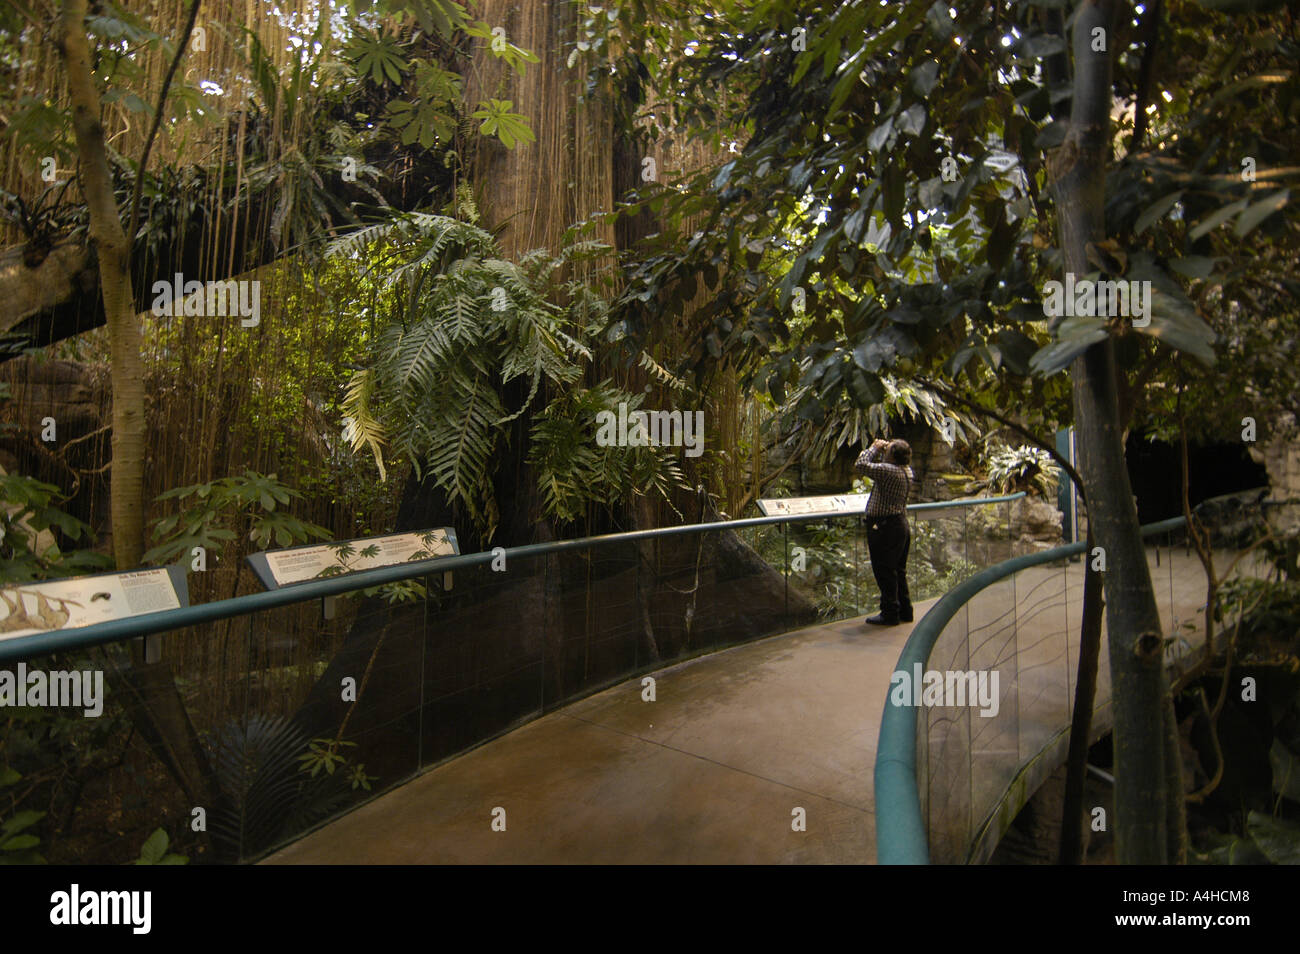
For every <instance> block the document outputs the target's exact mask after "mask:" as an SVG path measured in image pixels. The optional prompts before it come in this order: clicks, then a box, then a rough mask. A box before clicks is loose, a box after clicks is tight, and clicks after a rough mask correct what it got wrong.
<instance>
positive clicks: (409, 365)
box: [329, 213, 681, 538]
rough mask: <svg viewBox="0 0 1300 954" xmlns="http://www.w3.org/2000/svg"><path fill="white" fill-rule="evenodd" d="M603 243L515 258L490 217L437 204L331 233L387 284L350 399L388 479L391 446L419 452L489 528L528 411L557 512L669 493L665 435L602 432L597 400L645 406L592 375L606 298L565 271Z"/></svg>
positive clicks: (537, 458) (546, 503)
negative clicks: (661, 442) (610, 439)
mask: <svg viewBox="0 0 1300 954" xmlns="http://www.w3.org/2000/svg"><path fill="white" fill-rule="evenodd" d="M604 251H606V250H605V249H604V248H603V247H602V246H599V245H596V244H594V243H578V244H574V245H572V246H569V247H566V249H565V250H564V251H563V252H562V253H561V254H560V255H559V256H552V255H549V254H548V253H544V252H533V253H529V254H528V255H526V256H524V257H523V258H522V259H521V261H520V262H518V263H515V262H510V261H506V260H504V259H502V258H500V257H498V249H497V245H496V242H495V240H494V239H493V237H492V236H491V235H490V234H488V233H487V232H485V231H483V230H482V229H479V228H477V227H476V226H473V225H470V224H467V223H465V222H462V221H459V220H457V219H454V218H451V217H448V216H441V215H431V214H425V213H412V214H403V215H400V216H398V217H396V218H395V219H394V220H392V221H390V222H388V223H385V224H382V225H377V226H372V227H369V228H366V229H362V230H359V231H358V232H355V233H353V234H352V235H349V236H347V237H345V238H343V239H339V240H336V241H335V242H334V243H332V245H331V247H330V250H329V254H331V255H335V256H356V257H361V256H363V255H364V256H365V257H366V258H367V259H368V260H370V261H371V262H372V263H373V264H372V266H371V268H372V270H373V271H374V272H375V277H376V281H377V284H378V286H379V288H380V290H381V297H380V301H381V306H380V307H381V315H380V317H381V319H382V327H381V328H380V330H379V331H378V333H377V337H376V340H375V342H374V347H373V349H372V360H371V363H370V365H369V367H367V368H364V369H362V370H360V371H357V372H356V373H355V374H354V375H353V377H352V379H351V381H350V383H349V384H348V388H347V394H346V397H345V399H344V401H343V411H344V413H345V414H346V415H348V417H349V418H350V422H351V425H350V427H349V438H350V441H351V444H352V447H353V449H354V450H358V451H364V450H369V452H370V453H371V454H373V456H374V459H375V463H376V465H377V466H378V468H379V470H380V475H381V479H383V478H384V476H385V464H384V457H385V447H387V448H388V451H387V452H388V453H389V454H390V455H392V454H396V455H400V456H402V457H404V458H406V459H408V460H410V461H411V462H412V464H413V465H414V467H415V468H416V473H417V475H421V476H422V475H423V474H425V473H427V474H429V475H430V476H431V477H432V478H433V480H434V481H435V483H436V484H437V485H438V486H439V487H440V488H441V489H442V490H443V491H444V492H445V493H446V494H447V498H448V500H449V501H450V502H451V503H453V504H455V505H459V506H461V507H463V508H464V510H465V512H466V513H467V514H468V515H469V517H470V518H471V519H472V520H473V521H474V523H475V524H476V526H478V527H479V529H480V530H482V531H483V532H484V533H485V536H487V537H489V538H490V537H491V535H492V532H493V531H494V529H495V527H496V524H497V519H498V510H497V505H496V501H495V496H494V493H493V488H492V477H493V474H494V471H495V465H496V461H497V460H498V459H499V456H500V452H501V450H502V448H503V446H504V441H505V440H506V438H507V435H508V433H509V425H510V424H511V422H512V421H514V420H515V419H516V418H518V417H520V416H521V415H523V414H524V413H525V412H531V413H532V415H533V423H532V427H531V429H530V439H531V442H532V446H531V447H530V448H529V449H528V457H529V459H530V461H531V463H532V464H533V465H534V472H535V473H536V475H537V480H538V489H539V491H540V492H541V499H542V501H543V507H544V512H545V515H546V516H548V517H552V518H555V519H559V520H562V521H567V520H573V519H576V518H577V517H578V516H579V515H580V514H581V512H582V508H583V505H584V504H585V503H587V502H605V503H612V502H613V501H615V500H616V499H619V497H620V495H625V494H626V493H627V492H628V491H637V492H640V491H643V490H644V489H645V488H650V490H651V492H654V493H664V494H666V492H667V489H668V488H669V487H670V486H671V485H672V484H673V483H675V482H678V481H680V479H681V478H680V473H679V472H678V470H677V468H676V467H675V465H674V463H673V460H672V457H671V455H670V454H669V453H668V452H667V450H666V449H662V448H652V447H651V448H634V447H628V448H598V447H597V446H596V442H595V414H596V411H598V410H603V409H608V408H611V407H616V406H617V404H618V403H619V402H620V401H626V402H628V403H629V405H630V406H635V404H634V402H635V401H636V400H637V398H636V396H633V395H630V394H628V393H626V392H622V391H619V390H618V389H616V388H613V387H612V386H610V385H608V384H603V385H600V386H598V387H596V388H585V387H583V386H581V384H580V382H581V380H582V378H583V373H584V370H585V369H586V367H587V366H588V365H589V364H590V362H591V359H592V352H591V349H590V348H589V347H588V345H587V343H586V342H587V341H588V340H590V339H591V337H592V336H593V335H594V334H595V333H596V331H597V330H598V329H599V328H600V327H601V326H602V325H603V322H604V319H605V312H606V309H605V303H604V301H603V300H602V299H600V298H599V296H598V295H596V294H595V292H594V291H593V290H592V289H591V288H590V287H588V286H586V285H584V284H583V283H581V282H578V281H575V280H567V281H562V280H561V279H560V278H559V276H561V275H563V274H564V273H565V271H566V268H565V266H567V265H571V264H573V263H574V262H575V260H578V259H582V258H584V257H590V256H593V255H599V254H602V253H603V252H604ZM557 302H558V304H557Z"/></svg>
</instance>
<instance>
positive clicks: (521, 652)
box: [0, 494, 1029, 863]
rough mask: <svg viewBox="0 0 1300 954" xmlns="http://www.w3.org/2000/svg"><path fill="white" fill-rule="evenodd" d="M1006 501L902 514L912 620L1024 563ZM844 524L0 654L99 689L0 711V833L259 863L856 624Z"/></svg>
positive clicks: (645, 543) (394, 580)
mask: <svg viewBox="0 0 1300 954" xmlns="http://www.w3.org/2000/svg"><path fill="white" fill-rule="evenodd" d="M1023 496H1024V495H1023V494H1013V495H1007V496H1002V497H993V498H975V499H969V500H957V501H949V502H945V503H938V504H918V505H914V506H912V507H910V508H909V509H910V511H911V513H912V517H913V532H914V543H913V548H912V553H911V561H910V562H911V566H910V571H909V578H910V579H911V580H912V582H913V591H914V592H913V598H914V600H921V599H924V598H926V597H927V596H934V595H937V594H938V593H940V592H943V591H945V590H947V589H950V588H951V587H952V586H953V585H955V584H956V583H958V582H960V581H961V580H962V579H965V578H966V577H968V576H970V575H971V574H972V573H973V572H975V571H976V570H977V569H978V568H979V567H980V566H985V565H988V564H989V563H994V562H997V561H1000V560H1005V559H1006V558H1008V557H1010V556H1012V555H1014V554H1015V553H1017V552H1020V551H1021V550H1023V549H1024V548H1025V547H1026V546H1028V545H1029V544H1028V543H1027V542H1026V541H1023V540H1022V539H1021V526H1020V523H1021V519H1020V516H1019V513H1020V505H1018V504H1017V503H1016V501H1017V500H1018V499H1019V498H1021V497H1023ZM860 521H861V516H860V515H858V514H852V515H836V516H829V517H828V516H824V515H801V516H780V517H759V518H752V519H744V520H728V521H720V522H715V523H706V524H693V525H686V526H678V527H668V528H662V529H655V530H644V531H635V532H631V533H618V534H609V535H605V536H598V537H589V538H584V539H578V540H566V541H559V542H553V543H544V544H533V545H529V546H519V547H512V548H508V549H505V550H504V551H498V552H496V553H493V552H484V553H470V554H463V555H458V556H448V557H441V558H438V559H433V560H426V561H422V562H414V563H406V564H400V565H395V566H389V567H384V568H381V569H372V570H366V571H362V572H357V573H353V574H349V575H346V576H337V577H331V578H326V579H319V580H313V581H310V582H303V583H297V584H294V585H291V586H288V587H285V588H282V589H279V590H273V591H267V592H256V593H250V594H248V595H243V596H237V597H234V598H231V599H225V600H219V601H215V602H209V603H202V604H198V605H194V606H189V607H183V608H181V609H174V610H167V611H163V612H157V613H150V614H148V615H143V616H136V617H133V618H129V619H123V620H118V621H114V622H107V623H100V624H96V625H94V626H87V627H84V628H80V629H71V630H60V631H54V632H48V633H41V634H35V635H31V636H23V637H17V638H11V639H0V669H7V670H8V671H10V672H15V671H16V668H17V667H18V666H24V667H29V668H32V669H35V668H40V669H43V670H48V671H51V672H53V671H63V672H73V671H84V672H87V673H90V672H97V673H102V675H103V681H104V683H105V691H104V693H103V697H102V700H101V701H102V711H101V712H100V713H99V714H98V715H97V716H94V717H87V716H86V715H85V714H84V713H83V712H82V711H81V710H73V709H70V708H69V709H50V708H46V709H33V710H27V711H22V710H18V709H11V710H0V716H3V717H5V719H4V721H0V768H3V767H5V766H8V767H9V768H11V769H13V770H14V771H16V772H17V773H19V774H20V775H21V776H22V780H21V781H20V782H18V783H17V784H15V785H12V786H9V787H7V788H0V821H3V820H4V819H7V818H9V817H11V814H12V813H14V812H17V811H23V810H30V809H32V805H33V801H34V800H35V799H37V798H38V797H39V801H40V805H39V806H38V807H39V810H40V811H44V812H45V813H46V814H45V816H44V818H42V819H41V821H40V823H39V824H36V825H35V826H33V827H32V828H31V829H29V831H31V832H34V833H35V834H36V836H37V837H39V839H40V846H39V849H40V851H41V853H42V854H43V855H44V856H45V857H46V858H47V859H48V860H50V861H52V862H83V863H121V862H123V861H131V860H134V859H135V858H136V856H137V853H138V851H139V848H140V846H141V845H142V844H143V843H144V842H145V840H146V839H147V838H148V837H149V835H150V833H151V832H153V831H155V830H156V829H158V828H160V827H161V828H164V829H165V830H166V831H167V832H168V833H169V835H170V836H171V839H172V844H171V848H170V850H171V851H173V852H176V853H179V854H182V855H185V856H187V857H189V858H190V859H191V861H204V860H213V861H229V862H234V861H248V860H254V859H257V858H259V857H262V856H264V855H266V854H268V853H269V852H270V851H272V850H274V849H275V848H277V847H280V846H282V845H284V844H286V843H288V842H290V841H293V840H295V839H296V838H298V837H301V836H302V835H303V834H306V833H307V832H308V831H310V830H313V829H314V828H316V827H319V826H320V825H322V824H324V823H325V822H327V821H328V820H330V819H332V818H334V817H337V816H338V815H340V814H342V813H344V812H346V811H350V810H351V809H353V808H355V807H357V806H359V805H360V804H362V803H363V802H365V801H367V800H369V799H371V798H373V797H375V796H376V795H377V794H379V793H380V792H383V791H385V790H388V789H391V788H393V787H395V786H397V785H399V784H401V783H402V782H404V781H407V780H409V779H410V778H411V777H412V776H413V775H415V774H417V773H419V772H422V771H424V770H425V769H427V768H429V767H431V766H433V765H436V764H438V763H440V762H442V761H445V760H446V759H449V758H451V757H453V756H455V755H457V754H460V753H462V752H464V751H466V750H468V749H470V748H472V747H474V746H476V745H479V744H481V743H483V742H485V741H487V740H489V739H491V738H494V737H496V736H498V735H501V734H503V733H504V732H506V731H508V730H510V729H512V728H514V727H516V726H518V725H520V724H522V723H524V722H527V721H529V720H531V719H534V718H536V717H537V716H539V715H541V714H543V713H544V712H547V711H550V710H552V709H554V708H556V707H558V706H560V705H563V704H565V703H567V702H570V701H573V700H575V699H577V698H580V697H582V696H584V695H587V694H590V693H592V692H595V691H598V690H600V689H602V688H605V687H607V686H610V685H612V684H615V683H617V682H620V681H622V680H625V679H627V678H629V677H632V676H636V675H639V674H641V673H644V672H650V671H653V670H656V669H659V668H661V667H663V666H664V665H667V664H669V663H671V662H674V661H678V660H682V659H685V658H688V657H690V656H693V655H698V654H701V653H706V652H711V651H714V650H717V649H720V648H723V647H725V646H729V645H733V644H737V643H741V642H746V641H749V640H753V639H757V638H760V637H763V636H769V635H775V634H778V633H783V632H788V631H790V630H793V629H798V628H800V627H803V626H807V625H810V624H813V623H816V622H819V621H827V620H833V619H841V618H848V617H852V616H856V615H861V614H863V613H866V612H875V611H876V609H877V604H876V602H875V590H874V584H873V583H872V581H871V572H870V567H869V565H868V560H867V553H866V546H865V539H864V536H863V532H862V529H861V527H860ZM742 542H743V543H744V544H746V545H741V544H742ZM244 572H245V573H247V571H244ZM246 584H247V581H246ZM155 634H161V652H162V658H161V662H160V663H158V664H156V665H142V664H139V663H138V662H133V654H132V652H131V641H132V640H134V639H136V638H137V637H143V636H150V635H155ZM16 713H21V718H17V717H15V714H16ZM24 798H25V799H26V802H25V803H24V801H23V800H24ZM28 817H30V816H28Z"/></svg>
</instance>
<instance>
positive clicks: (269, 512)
mask: <svg viewBox="0 0 1300 954" xmlns="http://www.w3.org/2000/svg"><path fill="white" fill-rule="evenodd" d="M300 497H302V494H301V492H299V491H297V490H294V489H292V488H290V487H286V486H285V485H284V484H282V483H280V481H279V480H277V479H276V476H275V474H271V475H269V476H267V475H263V474H258V473H256V472H254V471H251V470H248V471H245V472H244V473H243V475H242V476H239V477H223V478H221V479H220V480H214V481H211V482H209V483H205V484H194V485H192V486H189V487H177V488H174V489H172V490H168V491H164V492H163V493H161V494H159V495H158V499H159V500H160V501H162V500H178V501H190V503H189V504H188V507H187V509H184V510H181V511H179V512H177V513H173V514H170V515H168V516H164V517H159V518H158V519H157V520H155V521H154V522H153V528H152V535H153V539H154V540H155V541H157V543H156V544H155V545H154V547H153V548H151V549H150V550H149V551H148V552H146V553H145V555H144V562H146V563H157V564H161V563H168V562H170V561H172V560H176V559H182V560H183V559H187V558H188V557H189V555H190V552H191V551H192V549H193V548H194V547H203V548H204V549H206V550H209V551H213V552H220V551H221V550H222V548H223V547H225V546H226V544H228V543H230V542H231V541H234V540H236V539H237V538H238V537H239V536H240V533H241V532H242V533H246V534H247V537H248V539H249V540H251V541H252V542H253V543H255V544H256V545H257V546H259V547H262V548H264V549H265V548H266V547H269V546H271V545H272V544H274V545H276V546H279V547H287V546H291V545H293V544H295V543H305V542H307V541H309V540H328V539H329V537H330V533H329V531H328V530H326V529H325V528H324V527H321V526H318V525H316V524H314V523H309V522H305V521H302V520H299V519H297V518H296V517H293V516H292V515H290V514H289V513H287V512H286V511H285V510H284V509H280V510H277V509H276V508H277V507H281V508H283V507H285V506H286V505H287V504H289V502H290V500H293V499H296V498H300Z"/></svg>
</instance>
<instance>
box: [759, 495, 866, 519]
mask: <svg viewBox="0 0 1300 954" xmlns="http://www.w3.org/2000/svg"><path fill="white" fill-rule="evenodd" d="M870 499H871V494H832V495H830V496H828V497H783V498H781V499H780V500H760V501H759V502H758V509H759V510H761V511H763V516H765V517H797V516H803V515H804V514H813V513H824V514H841V513H865V512H866V509H867V501H868V500H870Z"/></svg>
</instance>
